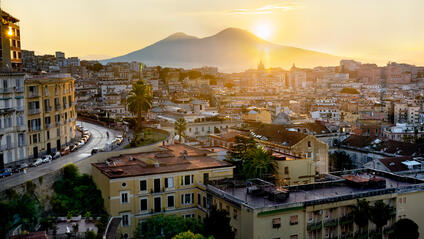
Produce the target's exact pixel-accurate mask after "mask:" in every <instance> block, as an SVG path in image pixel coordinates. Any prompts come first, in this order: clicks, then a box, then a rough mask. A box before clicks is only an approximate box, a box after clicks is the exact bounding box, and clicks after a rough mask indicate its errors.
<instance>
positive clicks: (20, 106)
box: [15, 105, 25, 111]
mask: <svg viewBox="0 0 424 239" xmlns="http://www.w3.org/2000/svg"><path fill="white" fill-rule="evenodd" d="M15 109H16V111H24V110H25V107H24V106H23V105H19V106H16V108H15Z"/></svg>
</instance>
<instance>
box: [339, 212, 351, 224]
mask: <svg viewBox="0 0 424 239" xmlns="http://www.w3.org/2000/svg"><path fill="white" fill-rule="evenodd" d="M352 223H353V214H348V215H345V216H343V217H341V218H340V225H347V224H352Z"/></svg>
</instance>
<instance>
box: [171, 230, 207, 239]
mask: <svg viewBox="0 0 424 239" xmlns="http://www.w3.org/2000/svg"><path fill="white" fill-rule="evenodd" d="M172 239H213V237H208V238H206V237H204V236H203V235H201V234H194V233H192V232H191V231H190V230H188V231H186V232H181V233H179V234H177V235H175V236H174V237H173V238H172Z"/></svg>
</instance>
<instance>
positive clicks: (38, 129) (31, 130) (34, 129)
mask: <svg viewBox="0 0 424 239" xmlns="http://www.w3.org/2000/svg"><path fill="white" fill-rule="evenodd" d="M40 130H41V127H40V126H37V127H30V128H29V131H30V132H34V131H40Z"/></svg>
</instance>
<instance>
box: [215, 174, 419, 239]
mask: <svg viewBox="0 0 424 239" xmlns="http://www.w3.org/2000/svg"><path fill="white" fill-rule="evenodd" d="M333 176H334V177H335V179H334V180H332V181H329V182H325V183H319V184H309V185H302V186H293V187H287V188H283V189H282V188H278V187H276V186H274V185H273V184H270V183H268V182H265V181H262V180H258V179H256V180H249V181H248V182H237V181H234V180H221V181H212V182H210V183H209V184H208V185H207V192H208V194H209V195H210V196H209V197H211V198H212V200H211V201H212V204H213V205H215V206H216V207H217V208H218V209H223V210H227V211H228V212H229V215H230V218H231V222H230V224H231V226H232V227H233V230H234V232H235V233H236V238H237V239H241V238H243V239H245V238H246V239H262V238H281V239H296V238H298V239H300V238H306V239H318V238H354V237H355V238H357V237H358V238H359V237H360V238H368V236H367V235H366V234H368V235H369V236H370V237H369V238H374V236H376V235H377V234H378V233H377V231H376V226H375V225H374V224H373V223H372V222H371V221H369V222H368V228H366V229H365V233H366V234H364V233H360V232H359V230H358V227H357V226H356V225H355V224H354V222H353V215H352V207H353V206H355V205H356V204H357V199H365V200H367V201H369V202H370V204H371V205H372V204H374V203H375V202H376V201H380V200H382V201H383V202H384V203H385V204H387V205H389V206H390V207H391V218H390V219H389V220H388V221H387V223H386V225H385V226H384V227H383V235H382V238H388V234H389V233H390V232H392V231H393V225H394V223H395V221H396V220H399V219H401V218H410V219H412V220H413V221H415V222H416V223H417V224H418V225H419V228H420V229H419V230H420V234H422V233H423V231H424V230H423V228H422V227H423V226H424V220H423V218H422V216H421V215H420V213H419V212H417V211H419V210H416V208H417V207H419V205H420V204H421V201H420V200H422V199H423V198H424V192H423V189H424V184H423V182H424V181H421V180H415V179H412V178H407V177H402V176H396V175H393V174H390V173H385V172H381V171H375V170H356V171H353V172H348V173H347V174H344V175H333ZM318 185H319V186H318Z"/></svg>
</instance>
